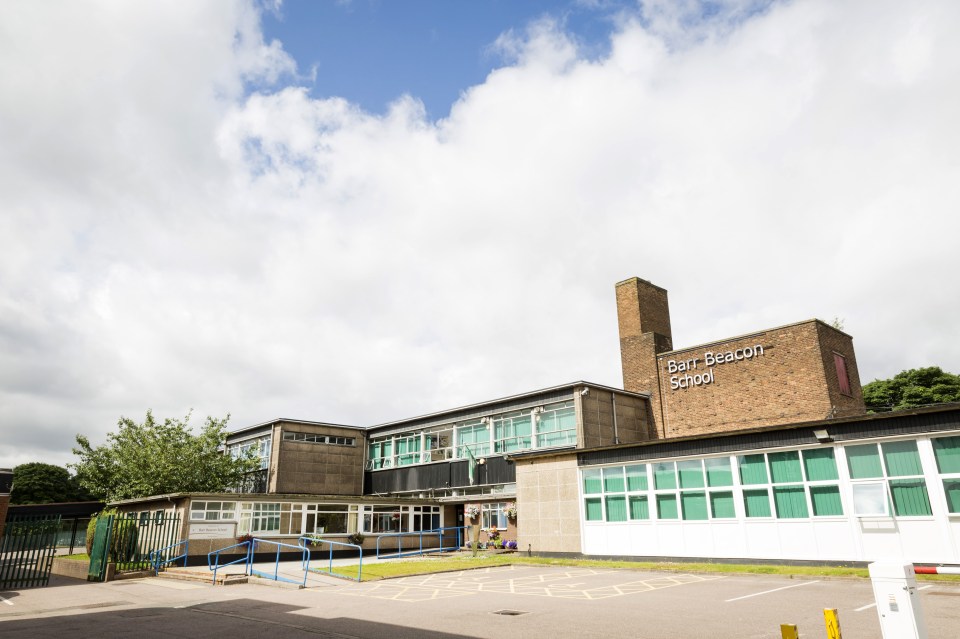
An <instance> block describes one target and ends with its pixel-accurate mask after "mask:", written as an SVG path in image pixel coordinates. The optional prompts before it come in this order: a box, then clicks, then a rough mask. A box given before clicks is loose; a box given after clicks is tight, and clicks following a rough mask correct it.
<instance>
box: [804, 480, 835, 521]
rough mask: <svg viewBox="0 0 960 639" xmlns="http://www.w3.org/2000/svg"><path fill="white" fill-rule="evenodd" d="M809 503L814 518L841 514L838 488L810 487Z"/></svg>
mask: <svg viewBox="0 0 960 639" xmlns="http://www.w3.org/2000/svg"><path fill="white" fill-rule="evenodd" d="M810 501H811V503H812V504H813V514H814V516H815V517H831V516H839V515H842V514H843V503H842V502H841V501H840V487H839V486H811V487H810Z"/></svg>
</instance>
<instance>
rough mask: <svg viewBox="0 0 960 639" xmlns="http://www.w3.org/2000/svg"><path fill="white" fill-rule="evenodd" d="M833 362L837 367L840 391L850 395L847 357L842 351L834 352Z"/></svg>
mask: <svg viewBox="0 0 960 639" xmlns="http://www.w3.org/2000/svg"><path fill="white" fill-rule="evenodd" d="M833 364H834V366H835V367H836V369H837V382H839V384H840V393H841V394H843V395H850V394H851V393H850V376H849V375H848V374H847V359H846V358H845V357H844V356H843V355H841V354H840V353H834V354H833Z"/></svg>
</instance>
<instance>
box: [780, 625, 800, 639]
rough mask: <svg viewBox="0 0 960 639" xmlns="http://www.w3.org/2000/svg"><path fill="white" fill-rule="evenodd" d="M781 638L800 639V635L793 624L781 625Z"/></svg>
mask: <svg viewBox="0 0 960 639" xmlns="http://www.w3.org/2000/svg"><path fill="white" fill-rule="evenodd" d="M780 637H781V638H782V639H800V635H799V634H798V633H797V627H796V626H795V625H793V624H792V623H782V624H780Z"/></svg>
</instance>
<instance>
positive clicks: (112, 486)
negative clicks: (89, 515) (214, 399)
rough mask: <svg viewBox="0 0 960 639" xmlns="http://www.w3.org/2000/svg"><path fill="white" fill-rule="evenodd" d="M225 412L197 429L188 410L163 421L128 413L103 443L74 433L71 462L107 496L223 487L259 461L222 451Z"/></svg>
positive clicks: (84, 482)
mask: <svg viewBox="0 0 960 639" xmlns="http://www.w3.org/2000/svg"><path fill="white" fill-rule="evenodd" d="M229 419H230V416H229V415H228V416H227V417H226V418H224V419H214V418H213V417H207V421H206V423H205V424H204V426H203V428H202V429H201V431H200V434H199V435H194V434H193V433H192V432H191V429H190V426H189V422H190V414H189V413H188V414H187V416H186V417H185V418H184V419H182V420H181V419H169V418H168V419H166V420H164V421H163V423H160V422H158V421H157V420H155V419H154V417H153V413H152V412H151V411H147V416H146V419H145V420H144V422H143V423H142V424H138V423H136V422H134V421H133V420H132V419H129V418H127V417H121V418H120V420H119V421H118V422H117V425H118V426H119V430H118V431H117V432H116V433H108V434H107V443H106V444H104V445H102V446H98V447H97V448H93V447H92V446H91V445H90V441H89V440H88V439H87V438H86V437H84V436H83V435H77V447H76V448H74V449H73V453H74V454H75V455H77V456H79V457H80V461H79V462H78V463H76V464H72V465H71V466H72V467H73V468H75V469H76V471H77V478H78V479H79V481H80V484H81V485H82V486H84V487H86V488H87V489H89V490H90V492H92V493H93V494H94V495H97V496H98V497H101V498H103V499H105V500H107V501H115V500H118V499H134V498H137V497H148V496H150V495H165V494H169V493H178V492H221V491H223V490H225V489H227V488H228V487H231V486H235V485H237V484H239V483H240V481H241V480H242V478H243V476H244V474H245V473H247V472H250V471H252V470H255V469H256V468H257V467H258V465H257V461H256V460H255V459H253V457H252V456H247V457H241V458H237V459H234V458H232V457H231V456H230V455H226V454H224V452H223V444H224V442H225V440H226V437H227V430H226V429H227V421H228V420H229Z"/></svg>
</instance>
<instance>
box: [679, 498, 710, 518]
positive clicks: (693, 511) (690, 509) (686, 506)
mask: <svg viewBox="0 0 960 639" xmlns="http://www.w3.org/2000/svg"><path fill="white" fill-rule="evenodd" d="M680 506H681V507H682V508H683V518H684V519H686V520H691V521H696V520H700V519H707V495H706V493H701V492H682V493H680Z"/></svg>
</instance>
